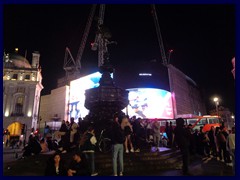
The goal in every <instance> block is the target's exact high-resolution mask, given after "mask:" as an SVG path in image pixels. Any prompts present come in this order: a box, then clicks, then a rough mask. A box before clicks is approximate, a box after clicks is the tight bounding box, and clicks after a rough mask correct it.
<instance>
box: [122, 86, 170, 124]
mask: <svg viewBox="0 0 240 180" xmlns="http://www.w3.org/2000/svg"><path fill="white" fill-rule="evenodd" d="M127 90H128V91H129V97H128V98H129V105H128V107H127V111H128V115H129V116H130V117H132V116H136V117H139V118H148V119H152V118H153V119H155V118H158V119H173V107H172V97H171V93H170V92H168V91H166V90H162V89H156V88H133V89H127ZM123 111H124V112H126V109H125V110H123Z"/></svg>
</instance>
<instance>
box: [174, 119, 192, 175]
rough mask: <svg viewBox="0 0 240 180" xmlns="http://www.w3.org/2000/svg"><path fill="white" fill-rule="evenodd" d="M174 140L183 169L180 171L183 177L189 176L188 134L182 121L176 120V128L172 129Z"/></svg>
mask: <svg viewBox="0 0 240 180" xmlns="http://www.w3.org/2000/svg"><path fill="white" fill-rule="evenodd" d="M174 139H175V142H176V143H177V146H178V147H179V149H180V151H181V154H182V161H183V167H182V171H183V174H184V175H189V172H188V165H189V145H190V132H189V130H187V128H186V127H185V126H184V119H183V118H178V119H176V128H175V129H174Z"/></svg>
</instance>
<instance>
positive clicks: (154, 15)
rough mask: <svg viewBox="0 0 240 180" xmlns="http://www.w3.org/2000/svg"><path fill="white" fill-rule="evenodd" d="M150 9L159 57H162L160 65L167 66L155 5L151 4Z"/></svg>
mask: <svg viewBox="0 0 240 180" xmlns="http://www.w3.org/2000/svg"><path fill="white" fill-rule="evenodd" d="M151 8H152V14H153V19H154V24H155V27H156V32H157V37H158V43H159V47H160V52H161V56H162V64H163V65H167V64H168V62H167V58H166V54H165V50H164V45H163V39H162V35H161V31H160V26H159V22H158V17H157V12H156V7H155V4H151Z"/></svg>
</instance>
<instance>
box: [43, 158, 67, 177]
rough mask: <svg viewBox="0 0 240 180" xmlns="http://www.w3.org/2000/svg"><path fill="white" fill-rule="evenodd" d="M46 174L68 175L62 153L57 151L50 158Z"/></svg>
mask: <svg viewBox="0 0 240 180" xmlns="http://www.w3.org/2000/svg"><path fill="white" fill-rule="evenodd" d="M45 176H67V169H66V167H65V166H64V163H63V161H62V160H61V155H60V154H58V153H56V154H54V155H53V157H51V158H50V159H49V160H48V162H47V167H46V169H45Z"/></svg>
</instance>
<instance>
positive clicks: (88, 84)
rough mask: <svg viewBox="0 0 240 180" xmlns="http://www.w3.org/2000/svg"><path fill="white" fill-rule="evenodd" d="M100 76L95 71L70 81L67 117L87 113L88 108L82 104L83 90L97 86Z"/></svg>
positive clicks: (81, 115)
mask: <svg viewBox="0 0 240 180" xmlns="http://www.w3.org/2000/svg"><path fill="white" fill-rule="evenodd" d="M101 77H102V74H101V73H100V72H95V73H93V74H89V75H87V76H84V77H81V78H79V79H76V80H73V81H71V82H70V97H69V112H68V113H69V117H74V119H75V120H76V119H78V118H79V117H81V118H83V117H85V116H86V115H88V112H89V110H88V109H86V108H85V106H84V103H85V99H86V98H85V90H86V89H91V88H96V87H98V86H99V80H100V78H101ZM111 77H113V74H111Z"/></svg>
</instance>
